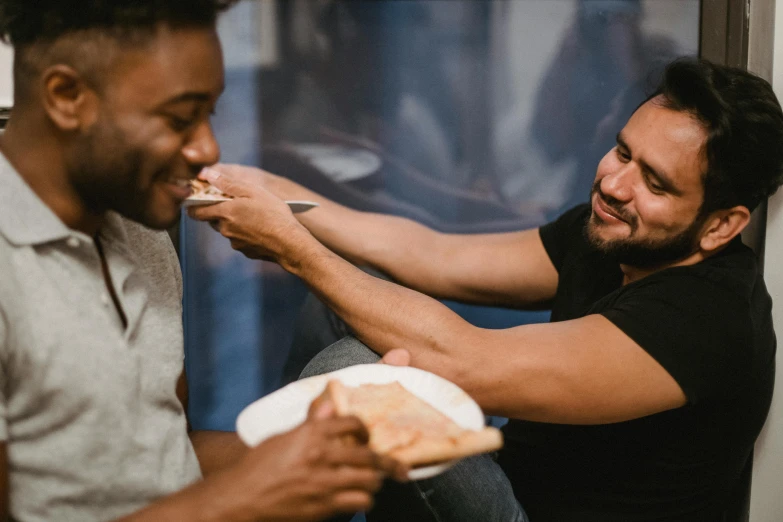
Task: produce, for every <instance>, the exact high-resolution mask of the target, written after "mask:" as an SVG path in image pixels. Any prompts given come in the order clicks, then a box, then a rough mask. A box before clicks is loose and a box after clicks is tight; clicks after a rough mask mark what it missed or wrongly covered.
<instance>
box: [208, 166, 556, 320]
mask: <svg viewBox="0 0 783 522" xmlns="http://www.w3.org/2000/svg"><path fill="white" fill-rule="evenodd" d="M216 169H217V170H220V171H226V172H231V173H235V174H237V175H240V176H243V177H245V178H246V179H251V177H252V176H255V177H256V179H258V178H259V177H260V179H261V180H262V181H263V185H264V187H266V188H267V189H268V190H270V191H271V192H272V193H273V194H275V195H277V196H278V197H280V198H282V199H307V200H314V201H318V202H319V203H320V204H321V206H320V207H319V208H317V209H314V210H311V211H309V212H306V213H303V214H298V215H297V218H298V219H299V221H300V222H301V223H302V224H303V225H304V226H305V227H306V228H307V229H308V230H309V231H310V232H311V233H312V234H313V236H315V237H316V238H317V239H318V240H319V241H320V242H321V243H323V244H324V245H326V246H327V247H328V248H329V249H331V250H333V251H334V252H337V253H338V254H340V255H341V256H342V257H344V258H346V259H348V260H350V261H351V262H353V263H354V264H358V265H369V266H372V267H374V268H376V269H378V270H380V271H382V272H384V273H386V274H388V275H389V276H390V277H392V278H393V279H394V280H395V281H397V282H399V283H400V284H403V285H405V286H407V287H409V288H413V289H415V290H418V291H420V292H422V293H425V294H427V295H431V296H434V297H437V298H442V299H454V300H458V301H464V302H471V303H476V304H492V305H501V306H508V307H520V308H531V307H533V308H534V307H539V306H540V305H541V304H542V303H544V302H546V301H548V300H550V299H552V297H554V293H555V289H556V288H557V271H556V270H555V268H554V266H552V263H551V261H550V260H549V256H548V255H547V253H546V251H545V250H544V248H543V245H542V244H541V239H540V237H539V235H538V231H537V230H527V231H523V232H511V233H501V234H442V233H439V232H437V231H435V230H432V229H429V228H427V227H425V226H423V225H420V224H418V223H416V222H414V221H411V220H409V219H405V218H400V217H396V216H388V215H383V214H374V213H368V212H359V211H355V210H352V209H349V208H347V207H344V206H342V205H339V204H337V203H334V202H332V201H329V200H328V199H326V198H323V197H321V196H319V195H318V194H316V193H314V192H312V191H310V190H308V189H306V188H304V187H302V186H301V185H298V184H296V183H294V182H293V181H290V180H288V179H285V178H282V177H280V176H275V175H274V174H269V173H263V172H261V171H259V170H258V169H250V168H247V167H241V166H236V165H221V166H218V167H216Z"/></svg>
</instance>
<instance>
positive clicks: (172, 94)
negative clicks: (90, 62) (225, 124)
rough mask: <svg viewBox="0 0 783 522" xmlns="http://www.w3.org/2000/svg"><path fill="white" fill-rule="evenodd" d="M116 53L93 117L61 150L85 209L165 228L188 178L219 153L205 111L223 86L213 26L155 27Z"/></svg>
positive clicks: (175, 214) (184, 194)
mask: <svg viewBox="0 0 783 522" xmlns="http://www.w3.org/2000/svg"><path fill="white" fill-rule="evenodd" d="M117 55H118V57H119V59H118V60H117V61H116V62H115V64H113V65H112V68H111V70H110V71H108V72H107V73H106V74H107V78H108V79H107V81H106V83H105V87H104V88H103V89H101V92H100V93H99V94H98V97H99V107H98V110H97V111H96V114H95V119H94V122H93V123H92V124H91V125H90V126H89V128H88V129H87V130H85V131H84V132H82V133H81V134H79V135H78V136H77V137H75V138H74V139H73V141H72V143H71V144H70V146H69V147H68V150H67V151H66V153H65V156H66V158H65V159H66V168H67V172H68V176H69V179H70V182H71V184H72V185H73V187H74V189H75V190H76V192H77V193H78V194H79V196H80V199H81V200H82V202H83V203H84V204H85V205H86V206H87V207H88V208H89V209H90V210H91V211H92V212H94V213H101V212H104V211H106V210H114V211H116V212H118V213H120V214H122V215H124V216H126V217H128V218H130V219H133V220H135V221H138V222H140V223H142V224H144V225H146V226H148V227H152V228H166V227H169V226H171V225H173V224H174V223H175V222H176V220H177V219H178V217H179V209H180V205H181V203H182V201H183V200H184V199H185V198H186V197H187V196H188V195H189V193H190V188H189V186H188V181H189V180H190V179H192V178H194V177H195V176H196V175H197V174H198V172H199V171H200V170H201V169H202V168H203V167H204V166H207V165H211V164H213V163H215V162H216V161H217V160H218V158H219V147H218V144H217V142H216V141H215V137H214V135H213V133H212V128H211V126H210V122H209V117H210V114H211V113H212V111H213V110H214V106H215V103H216V102H217V99H218V97H219V96H220V93H221V92H222V90H223V61H222V53H221V49H220V44H219V41H218V37H217V34H216V32H215V30H214V29H213V28H178V29H176V30H172V29H169V28H167V27H161V28H160V29H159V30H158V31H157V32H156V33H155V36H154V37H152V39H151V41H150V42H149V44H148V45H144V46H143V47H142V48H131V49H130V50H122V51H119V52H118V53H117Z"/></svg>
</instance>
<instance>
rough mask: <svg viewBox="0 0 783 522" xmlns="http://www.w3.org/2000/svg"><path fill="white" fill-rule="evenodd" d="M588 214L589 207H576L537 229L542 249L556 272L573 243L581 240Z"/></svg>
mask: <svg viewBox="0 0 783 522" xmlns="http://www.w3.org/2000/svg"><path fill="white" fill-rule="evenodd" d="M589 212H590V205H578V206H576V207H574V208H572V209H571V210H569V211H567V212H566V213H565V214H563V215H562V216H560V217H559V218H557V219H556V220H555V221H552V222H551V223H547V224H546V225H544V226H542V227H541V228H539V229H538V234H539V236H540V237H541V242H542V243H543V244H544V249H545V250H546V253H547V255H549V259H550V260H551V261H552V264H553V265H555V268H556V269H557V271H558V272H560V268H561V267H562V266H563V260H564V259H565V257H566V254H567V253H568V251H569V250H570V249H571V247H572V246H573V244H574V241H577V240H581V238H582V229H583V228H584V224H585V220H586V219H587V215H588V214H589Z"/></svg>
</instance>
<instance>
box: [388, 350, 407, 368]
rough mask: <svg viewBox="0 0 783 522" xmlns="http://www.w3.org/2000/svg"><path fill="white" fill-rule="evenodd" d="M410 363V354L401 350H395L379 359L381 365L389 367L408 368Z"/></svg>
mask: <svg viewBox="0 0 783 522" xmlns="http://www.w3.org/2000/svg"><path fill="white" fill-rule="evenodd" d="M410 363H411V354H410V352H409V351H408V350H405V349H403V348H395V349H394V350H392V351H390V352H388V353H387V354H386V355H384V356H383V359H381V364H388V365H390V366H408V365H409V364H410Z"/></svg>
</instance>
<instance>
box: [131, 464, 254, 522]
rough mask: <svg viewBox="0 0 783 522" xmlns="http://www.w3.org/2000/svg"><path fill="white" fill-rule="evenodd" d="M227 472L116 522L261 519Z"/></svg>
mask: <svg viewBox="0 0 783 522" xmlns="http://www.w3.org/2000/svg"><path fill="white" fill-rule="evenodd" d="M232 482H233V481H232V480H231V478H230V476H229V475H228V474H227V473H219V474H217V475H215V476H213V477H211V478H209V479H205V480H202V481H200V482H197V483H196V484H193V485H192V486H190V487H187V488H185V489H183V490H181V491H179V492H177V493H174V494H173V495H170V496H167V497H165V498H163V499H161V500H159V501H157V502H154V503H152V504H150V505H149V506H147V507H145V508H144V509H142V510H140V511H137V512H136V513H133V514H131V515H128V516H126V517H123V518H121V519H118V520H117V521H116V522H159V521H161V520H166V521H167V522H262V520H261V519H259V518H257V517H254V516H252V514H251V513H252V510H251V509H250V507H249V505H247V507H245V506H246V504H244V503H243V502H242V500H241V498H240V497H239V496H240V495H241V494H242V493H241V491H237V488H236V485H235V484H233V483H232Z"/></svg>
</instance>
